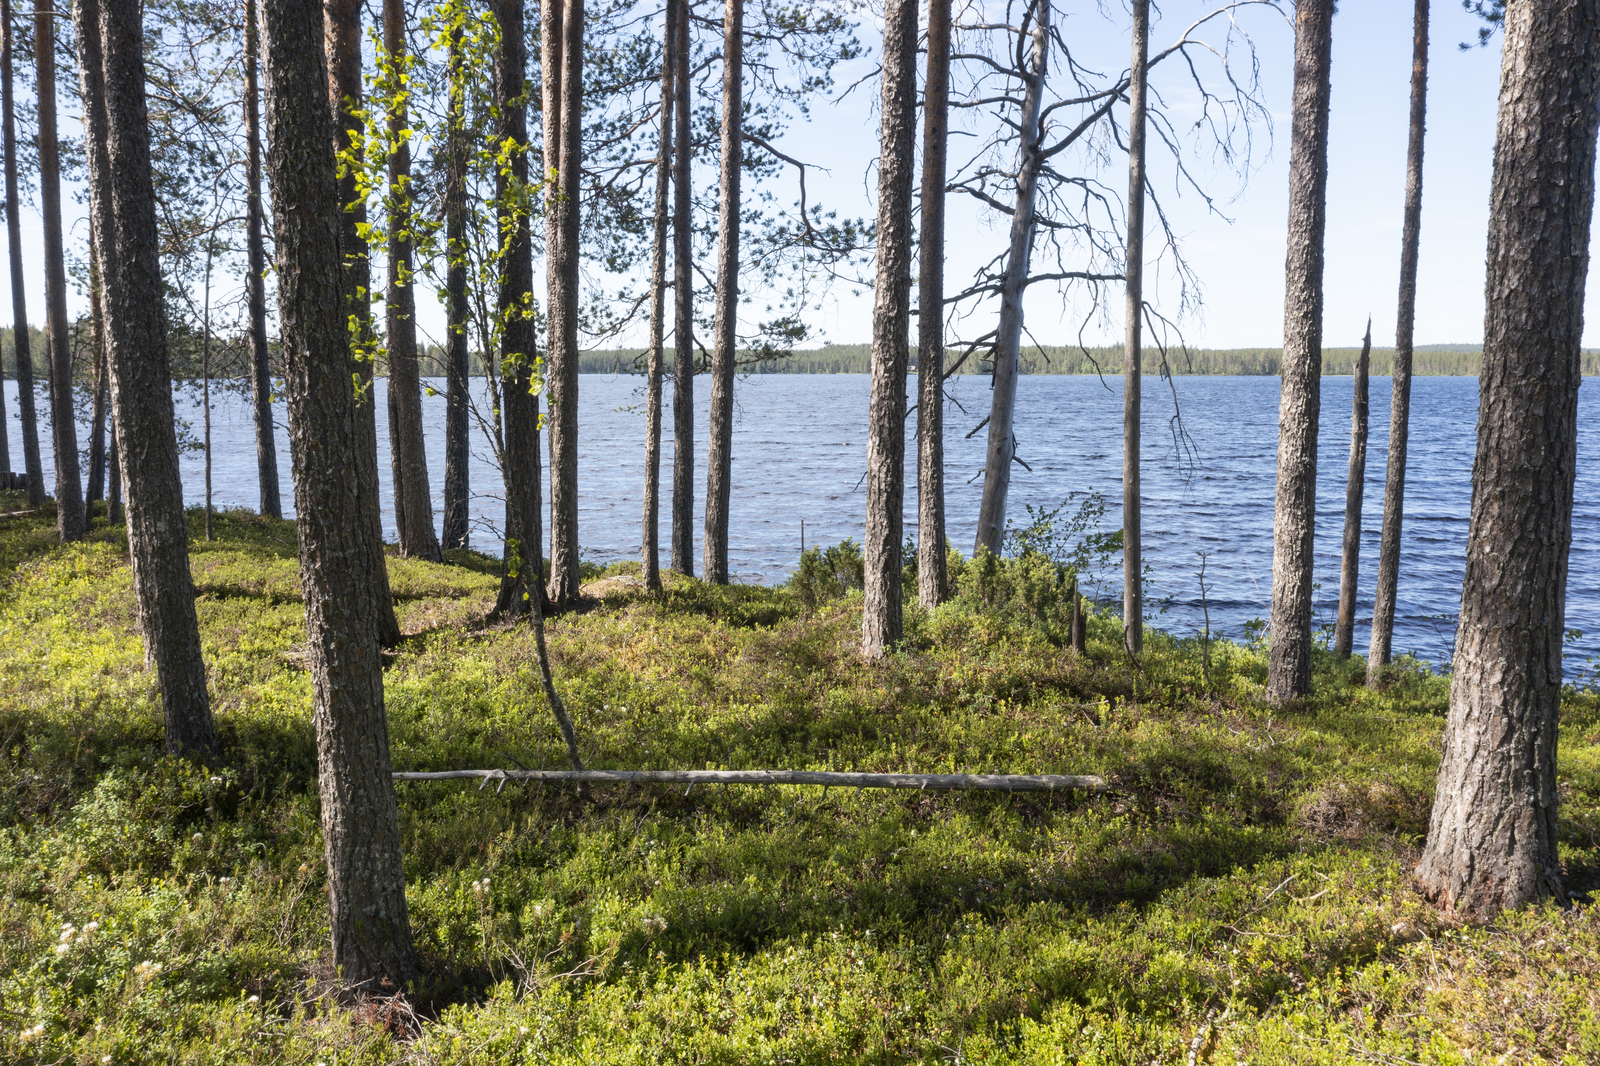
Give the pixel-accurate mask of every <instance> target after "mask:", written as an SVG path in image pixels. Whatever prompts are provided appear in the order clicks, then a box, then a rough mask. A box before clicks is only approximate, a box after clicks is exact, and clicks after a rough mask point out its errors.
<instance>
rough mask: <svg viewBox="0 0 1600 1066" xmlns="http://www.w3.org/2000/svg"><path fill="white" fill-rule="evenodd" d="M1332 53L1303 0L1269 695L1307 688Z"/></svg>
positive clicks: (1313, 5)
mask: <svg viewBox="0 0 1600 1066" xmlns="http://www.w3.org/2000/svg"><path fill="white" fill-rule="evenodd" d="M1332 50H1333V0H1301V2H1300V3H1299V4H1297V5H1296V6H1295V16H1294V105H1293V107H1294V112H1293V116H1292V126H1291V132H1290V147H1289V252H1288V261H1287V265H1286V267H1285V270H1284V272H1285V275H1286V277H1285V289H1284V309H1283V392H1282V395H1281V397H1280V399H1279V403H1278V488H1277V500H1276V504H1275V507H1274V510H1273V522H1272V527H1273V528H1272V542H1273V552H1272V623H1271V629H1270V632H1269V637H1270V640H1271V646H1270V649H1269V652H1268V659H1267V696H1268V697H1269V698H1270V699H1272V700H1274V701H1282V700H1288V699H1293V698H1295V697H1298V696H1305V695H1309V694H1310V692H1311V566H1312V561H1313V559H1312V542H1313V539H1314V535H1315V533H1316V523H1317V424H1318V419H1319V416H1320V414H1321V405H1322V380H1321V379H1322V262H1323V237H1324V231H1325V230H1326V228H1327V199H1328V96H1329V80H1328V72H1329V65H1330V62H1331V54H1332Z"/></svg>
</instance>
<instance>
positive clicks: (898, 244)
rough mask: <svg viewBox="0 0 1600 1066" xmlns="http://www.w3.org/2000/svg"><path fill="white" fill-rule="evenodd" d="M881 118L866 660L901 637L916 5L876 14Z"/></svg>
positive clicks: (896, 0) (908, 1)
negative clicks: (880, 47) (880, 44)
mask: <svg viewBox="0 0 1600 1066" xmlns="http://www.w3.org/2000/svg"><path fill="white" fill-rule="evenodd" d="M732 2H733V0H730V5H731V3H732ZM882 109H883V118H882V121H881V124H880V129H879V136H878V144H879V147H878V262H877V277H876V278H875V279H874V282H873V308H872V394H871V397H870V399H869V401H868V410H867V532H866V537H865V538H864V539H865V541H866V543H865V545H864V548H865V555H866V567H865V569H864V572H863V576H864V579H865V581H864V585H863V588H864V590H865V599H864V603H863V609H862V615H861V651H862V654H864V655H866V656H867V657H868V658H874V659H875V658H879V657H881V656H882V655H883V654H884V653H885V652H887V651H888V650H889V649H890V648H892V647H893V646H894V645H895V644H896V643H897V642H898V641H899V640H900V638H901V637H902V636H903V635H904V614H903V604H902V603H901V597H902V596H903V595H904V593H903V591H902V585H901V580H900V569H901V566H902V562H901V559H900V554H901V551H902V548H901V544H902V542H903V536H904V534H903V529H902V525H903V523H904V513H905V488H906V361H907V356H908V352H907V349H906V345H907V341H908V338H909V336H910V331H911V187H912V183H913V180H914V178H915V175H916V158H915V156H916V141H917V3H916V0H889V2H888V4H887V5H886V6H885V8H884V12H883V103H882Z"/></svg>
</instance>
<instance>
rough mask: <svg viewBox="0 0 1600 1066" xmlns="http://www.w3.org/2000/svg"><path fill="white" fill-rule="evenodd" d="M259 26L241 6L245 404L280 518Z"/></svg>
mask: <svg viewBox="0 0 1600 1066" xmlns="http://www.w3.org/2000/svg"><path fill="white" fill-rule="evenodd" d="M260 30H261V26H260V18H259V16H258V13H257V9H256V0H245V5H244V139H245V252H246V255H247V256H248V259H249V269H248V270H247V272H246V276H245V289H246V301H247V303H248V306H249V315H250V400H251V407H252V410H253V411H254V413H255V429H256V479H257V481H258V483H259V484H260V486H261V513H262V514H264V515H268V516H270V517H272V518H282V517H283V490H282V489H281V487H280V486H279V485H278V444H277V438H276V437H275V436H274V434H273V425H272V369H271V367H270V366H268V364H267V283H266V278H265V275H266V271H267V248H266V241H265V240H264V238H263V237H262V230H263V229H264V221H265V216H264V215H263V213H262V207H261V86H260V73H259V66H260V57H261V33H260Z"/></svg>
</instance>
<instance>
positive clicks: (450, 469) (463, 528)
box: [439, 30, 527, 548]
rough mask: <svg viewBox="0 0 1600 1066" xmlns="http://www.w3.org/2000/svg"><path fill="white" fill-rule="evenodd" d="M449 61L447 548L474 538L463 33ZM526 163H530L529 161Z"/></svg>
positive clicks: (453, 38) (443, 538)
mask: <svg viewBox="0 0 1600 1066" xmlns="http://www.w3.org/2000/svg"><path fill="white" fill-rule="evenodd" d="M446 62H447V64H448V75H449V78H448V81H449V87H448V89H447V92H448V93H449V94H450V100H449V122H450V129H449V132H448V133H447V134H446V140H445V153H446V157H447V159H448V164H447V170H446V173H445V187H444V234H445V254H446V255H447V256H448V257H449V261H448V263H447V264H446V266H445V283H444V287H445V337H444V356H445V375H446V379H445V413H444V520H443V522H442V526H443V529H442V530H441V533H440V538H439V539H440V542H441V544H442V546H443V547H445V548H465V547H466V546H467V541H468V537H469V532H468V525H467V502H468V500H469V498H470V496H471V488H470V485H469V477H468V472H467V469H468V462H469V460H470V458H471V456H470V453H469V451H468V447H467V444H468V441H467V435H468V424H467V405H468V403H469V402H470V399H469V397H468V395H467V390H468V387H469V384H470V381H471V378H470V377H469V373H470V369H471V368H470V367H469V366H468V354H467V326H468V321H467V259H466V256H467V134H466V130H465V129H464V123H465V122H466V101H465V99H464V92H465V90H464V89H463V87H462V85H461V78H462V76H463V74H464V73H465V60H464V58H463V56H462V54H461V34H460V31H459V30H457V31H455V32H453V33H452V34H451V37H450V53H449V56H448V57H447V60H446ZM523 166H524V168H526V166H527V164H526V162H524V164H523Z"/></svg>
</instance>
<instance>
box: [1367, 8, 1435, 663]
mask: <svg viewBox="0 0 1600 1066" xmlns="http://www.w3.org/2000/svg"><path fill="white" fill-rule="evenodd" d="M1416 4H1417V6H1416V13H1415V16H1414V18H1413V22H1412V27H1413V29H1412V44H1411V135H1410V140H1409V141H1408V143H1407V146H1406V207H1405V220H1404V222H1403V223H1402V225H1401V229H1400V300H1399V311H1398V314H1397V316H1396V317H1397V321H1396V323H1395V327H1394V370H1393V372H1392V373H1393V380H1392V390H1393V391H1392V398H1391V399H1390V401H1389V462H1388V469H1387V471H1386V473H1385V475H1384V484H1383V533H1382V537H1381V539H1380V540H1379V542H1378V584H1377V587H1376V588H1375V589H1374V590H1373V596H1372V641H1371V644H1370V645H1369V646H1368V651H1367V684H1369V685H1376V684H1377V683H1378V681H1379V680H1380V678H1381V677H1382V676H1383V668H1384V667H1386V666H1388V665H1389V660H1390V655H1391V651H1390V648H1391V645H1392V643H1393V640H1394V611H1395V599H1396V597H1397V595H1398V593H1399V586H1400V533H1401V527H1402V526H1403V525H1404V524H1405V495H1406V437H1407V436H1408V435H1409V433H1410V428H1411V351H1412V348H1411V346H1412V335H1413V329H1414V327H1415V325H1416V318H1417V256H1418V249H1419V247H1420V245H1421V242H1422V144H1423V139H1424V137H1425V135H1426V127H1427V118H1428V0H1416Z"/></svg>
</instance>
